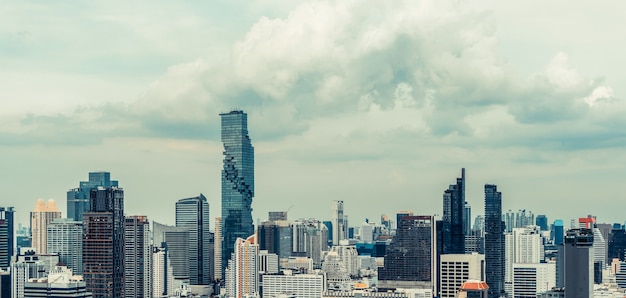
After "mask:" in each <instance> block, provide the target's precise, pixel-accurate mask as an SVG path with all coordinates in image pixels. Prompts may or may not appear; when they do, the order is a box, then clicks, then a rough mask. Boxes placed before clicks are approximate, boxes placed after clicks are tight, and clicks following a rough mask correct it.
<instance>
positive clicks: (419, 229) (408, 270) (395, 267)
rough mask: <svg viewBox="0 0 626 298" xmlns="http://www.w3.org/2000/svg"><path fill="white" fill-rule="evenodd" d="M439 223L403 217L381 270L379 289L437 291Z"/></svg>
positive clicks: (429, 217) (428, 218)
mask: <svg viewBox="0 0 626 298" xmlns="http://www.w3.org/2000/svg"><path fill="white" fill-rule="evenodd" d="M434 225H435V222H434V219H433V217H432V216H425V215H418V216H403V217H402V218H401V219H400V222H399V223H398V229H397V231H396V236H395V237H394V238H393V241H392V243H391V245H390V246H389V248H387V254H386V255H385V266H384V267H383V268H379V269H378V279H379V288H406V287H419V288H424V289H436V288H437V276H438V275H437V272H436V271H437V270H436V268H437V267H438V266H436V264H435V262H436V260H437V258H436V256H435V246H436V238H435V226H434Z"/></svg>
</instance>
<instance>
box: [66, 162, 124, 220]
mask: <svg viewBox="0 0 626 298" xmlns="http://www.w3.org/2000/svg"><path fill="white" fill-rule="evenodd" d="M98 186H102V187H117V186H118V182H117V181H115V180H111V173H109V172H90V173H89V181H81V182H80V184H79V186H78V188H74V189H70V190H68V191H67V218H71V219H73V220H75V221H83V213H84V212H88V211H89V191H90V190H91V189H92V188H97V187H98Z"/></svg>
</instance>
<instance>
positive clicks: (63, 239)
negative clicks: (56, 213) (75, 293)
mask: <svg viewBox="0 0 626 298" xmlns="http://www.w3.org/2000/svg"><path fill="white" fill-rule="evenodd" d="M47 230H48V231H47V238H48V240H47V241H46V244H47V251H48V252H49V253H57V254H59V261H61V262H62V263H63V264H65V265H66V266H67V268H69V269H70V270H72V272H73V274H76V275H81V274H83V222H82V221H75V220H74V219H72V218H57V219H55V220H53V221H52V222H51V223H50V224H48V228H47Z"/></svg>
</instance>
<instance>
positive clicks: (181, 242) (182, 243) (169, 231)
mask: <svg viewBox="0 0 626 298" xmlns="http://www.w3.org/2000/svg"><path fill="white" fill-rule="evenodd" d="M153 229H154V240H153V243H154V245H155V246H158V247H161V248H163V249H167V256H168V264H169V265H171V266H172V275H173V276H174V279H175V280H177V282H178V283H180V284H182V283H189V229H188V228H185V227H174V226H168V225H164V224H161V223H158V222H156V221H153Z"/></svg>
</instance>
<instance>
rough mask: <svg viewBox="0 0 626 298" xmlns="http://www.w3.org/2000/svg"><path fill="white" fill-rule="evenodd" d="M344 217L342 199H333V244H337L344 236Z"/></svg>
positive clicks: (345, 228)
mask: <svg viewBox="0 0 626 298" xmlns="http://www.w3.org/2000/svg"><path fill="white" fill-rule="evenodd" d="M344 218H345V217H344V215H343V201H333V218H332V220H333V245H339V241H341V240H343V239H345V238H346V237H345V236H346V230H347V227H346V224H345V222H344Z"/></svg>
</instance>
